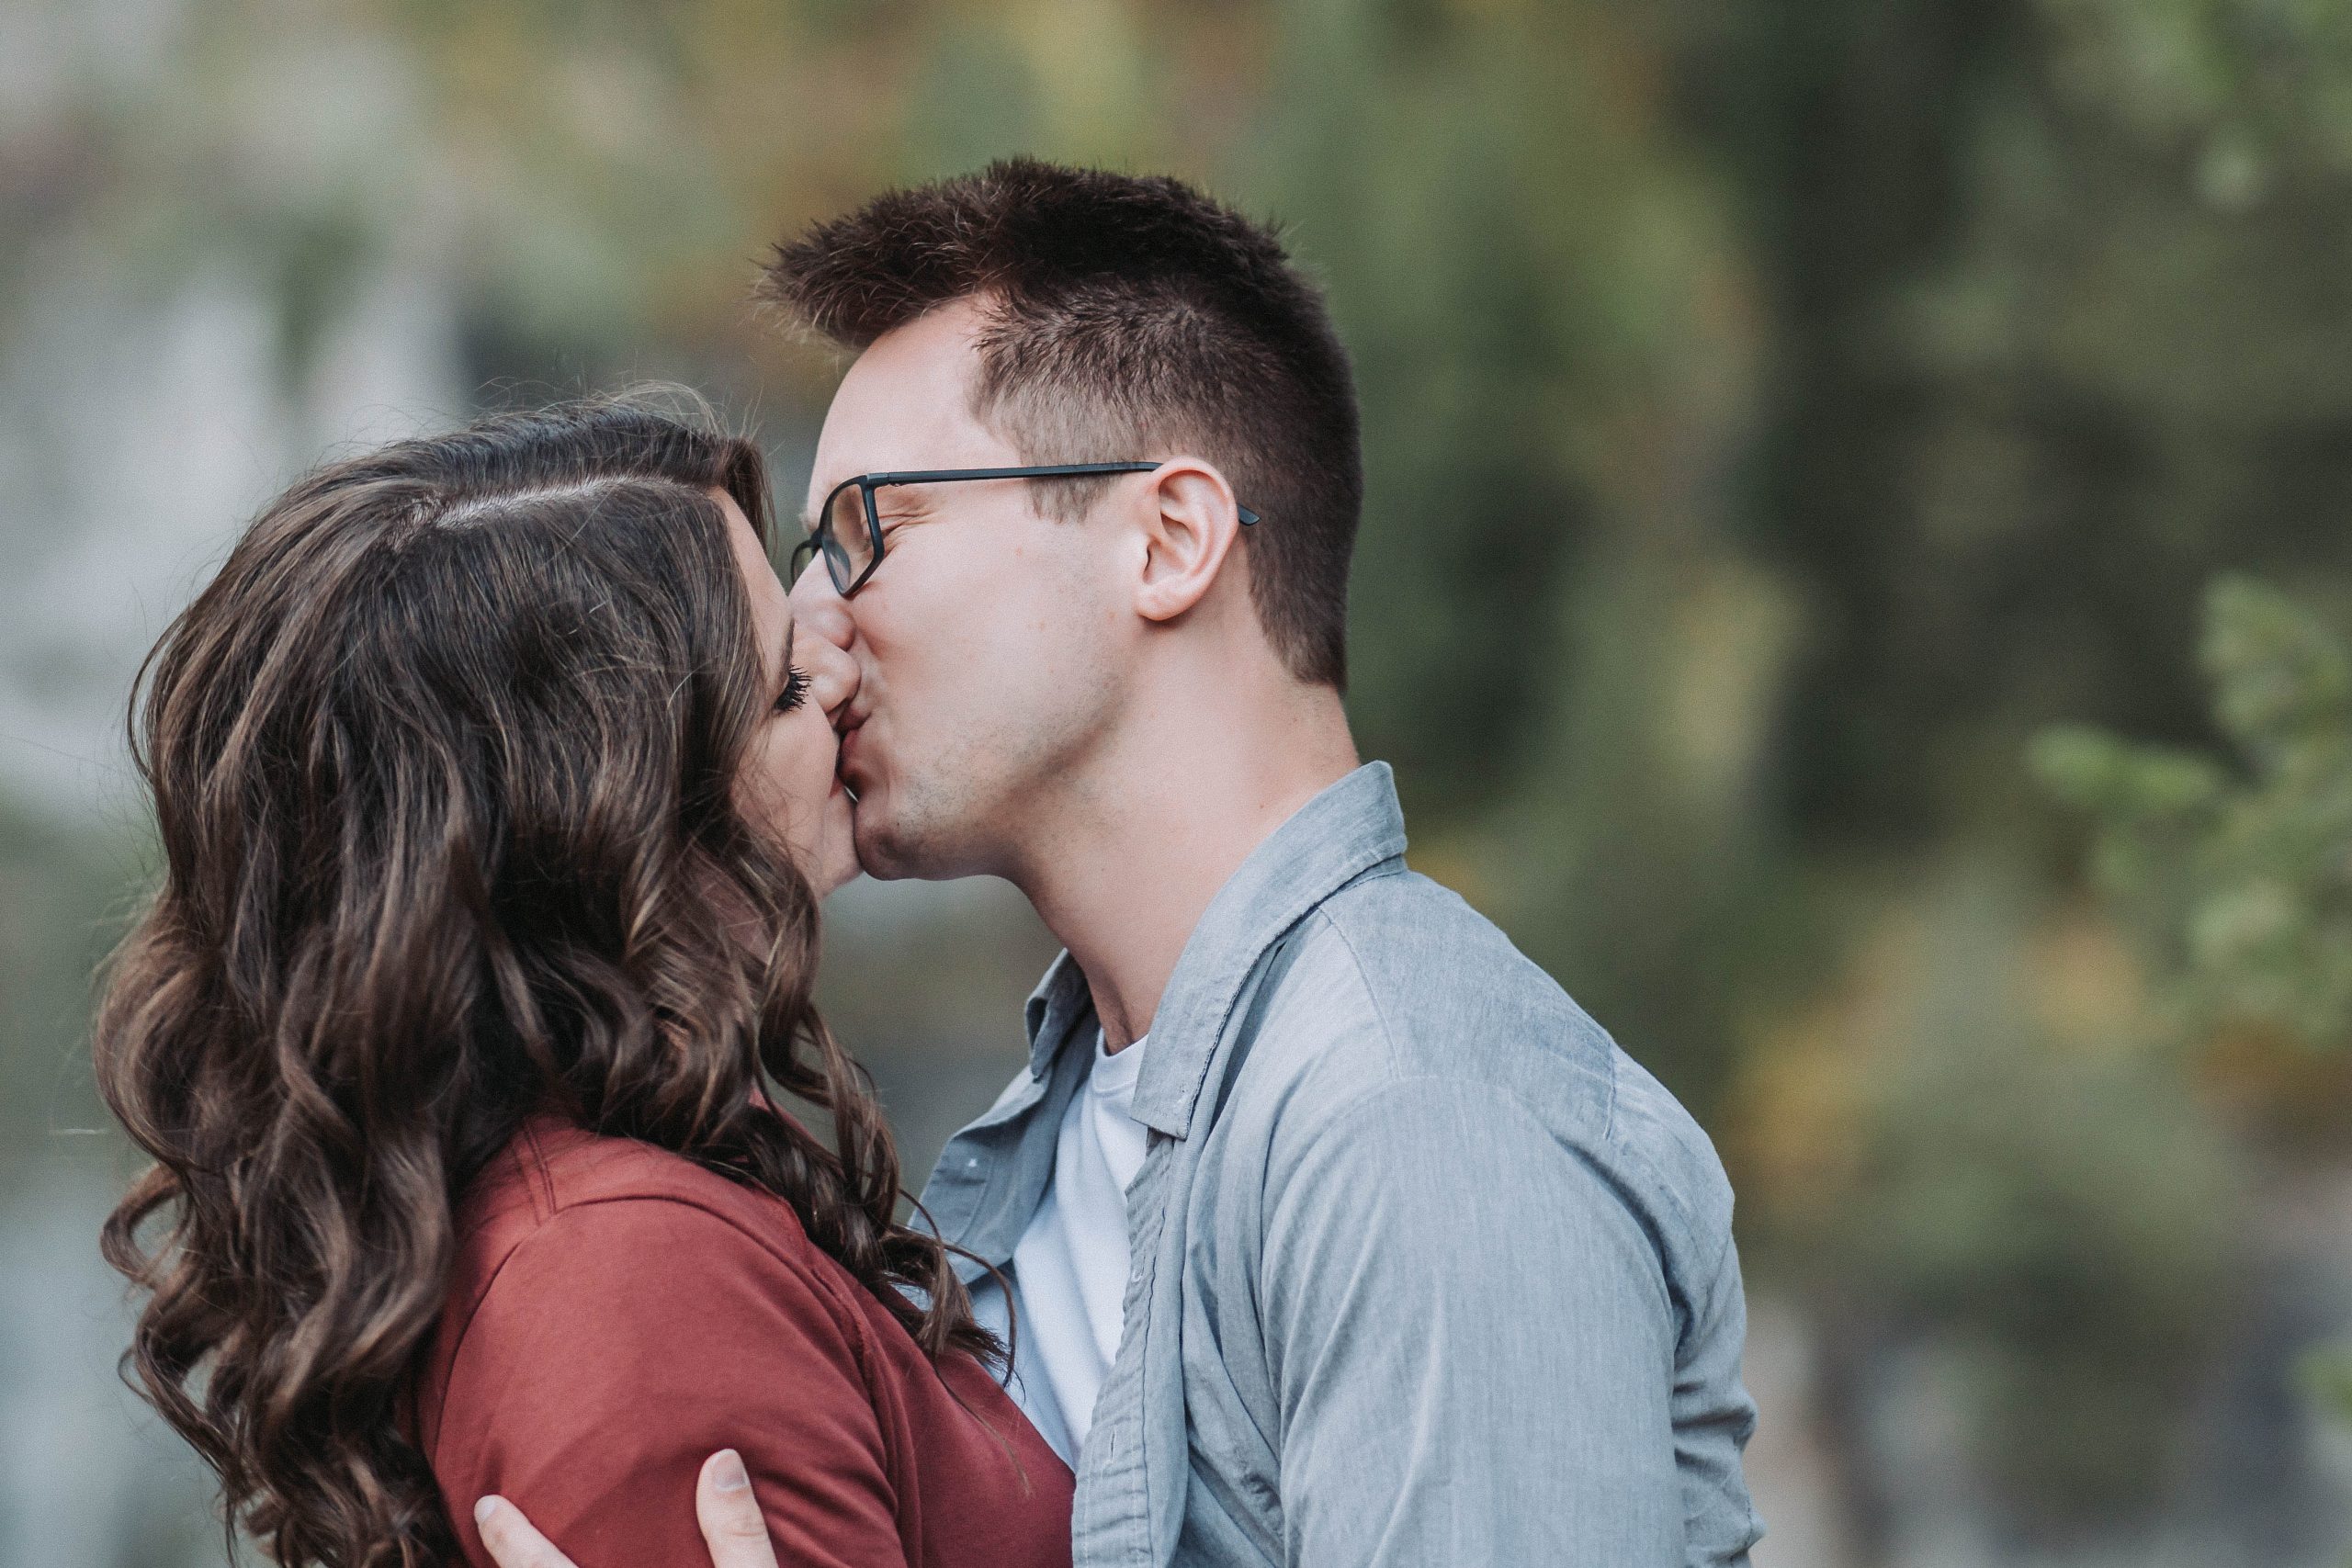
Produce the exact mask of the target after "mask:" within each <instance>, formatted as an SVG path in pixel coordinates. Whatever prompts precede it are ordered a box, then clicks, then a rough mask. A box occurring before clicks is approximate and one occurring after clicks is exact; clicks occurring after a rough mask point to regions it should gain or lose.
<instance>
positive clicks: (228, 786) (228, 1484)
mask: <svg viewBox="0 0 2352 1568" xmlns="http://www.w3.org/2000/svg"><path fill="white" fill-rule="evenodd" d="M719 491H723V492H725V493H726V494H728V495H729V496H732V497H733V498H734V500H735V501H736V502H737V503H738V504H740V505H741V508H742V510H743V512H744V513H745V515H746V516H748V517H749V518H751V519H752V523H753V526H754V527H755V528H757V529H758V530H759V531H760V532H761V533H762V535H763V537H764V536H765V534H766V532H767V529H768V527H769V521H768V520H769V507H768V502H767V486H766V480H765V476H764V473H763V465H762V463H761V460H760V456H759V453H758V450H757V448H755V447H754V446H752V445H751V444H749V443H748V442H745V441H742V440H738V439H732V438H728V437H723V436H718V435H715V434H709V433H708V432H707V431H705V430H703V429H699V428H695V427H694V426H692V425H689V424H686V423H680V422H678V421H675V420H673V419H671V418H668V417H664V416H663V415H661V414H658V413H656V412H651V411H650V410H649V409H646V408H642V407H639V406H633V405H630V404H627V403H595V404H574V405H569V406H565V407H560V408H556V409H551V410H547V411H542V412H531V413H522V414H515V415H508V416H503V417H498V418H493V419H491V420H488V421H486V422H484V423H480V424H477V425H474V426H472V427H470V428H469V429H466V430H463V431H460V432H458V433H457V434H451V435H444V436H435V437H430V438H426V439H420V440H413V441H406V442H401V443H400V444H398V445H396V446H390V447H388V448H385V449H383V450H381V451H378V452H374V453H371V454H369V455H368V456H365V457H357V458H354V459H352V460H350V461H346V462H342V463H338V464H335V465H334V466H332V467H329V468H323V469H322V470H320V471H318V472H316V473H314V474H312V475H311V476H310V477H309V478H307V479H303V480H301V481H300V483H298V484H296V485H295V486H294V487H293V489H291V490H290V491H288V492H287V493H286V494H285V495H284V496H282V497H281V498H279V500H278V501H277V502H276V503H274V504H273V505H272V506H270V507H269V508H268V510H267V511H266V513H264V514H263V515H262V516H261V517H260V519H259V520H258V521H256V522H255V523H254V525H253V526H252V528H251V530H250V531H249V532H247V533H246V534H245V536H243V538H242V539H241V540H240V541H239V542H238V543H237V545H236V546H235V547H234V548H233V549H232V551H231V553H230V555H229V557H228V559H227V561H226V563H225V564H224V565H223V566H222V567H221V569H220V573H219V575H218V576H217V577H215V578H214V579H213V581H212V582H211V583H210V585H209V586H208V587H207V588H206V589H205V590H204V592H202V593H201V594H200V595H198V598H197V599H196V601H195V603H194V604H191V605H190V606H189V607H188V608H187V611H186V612H185V613H184V614H183V615H180V617H179V618H178V619H177V620H176V621H175V622H174V623H173V625H172V626H171V628H170V630H169V631H168V632H166V633H165V635H164V638H163V640H162V642H161V643H160V644H159V645H158V646H157V648H156V649H155V650H154V652H153V654H152V655H151V656H150V658H149V662H148V666H147V669H146V671H145V672H144V675H143V677H142V684H143V687H144V692H143V697H142V699H141V700H140V701H139V702H137V703H136V704H134V708H133V724H132V730H133V734H132V743H133V747H134V750H135V751H136V753H137V756H138V760H139V765H140V768H141V773H142V775H143V777H144V778H145V781H146V784H147V786H148V788H149V789H150V791H151V792H152V793H153V802H154V810H155V818H156V824H157V828H158V829H159V832H160V836H161V841H162V849H163V857H164V866H163V880H162V886H161V888H160V890H159V891H158V892H157V893H156V895H155V897H154V900H153V905H152V907H150V908H148V909H147V910H146V912H145V914H144V916H143V918H142V919H141V920H140V921H139V923H138V925H137V927H136V928H135V930H133V931H132V932H131V933H130V936H129V938H128V939H127V940H126V941H125V942H124V943H123V945H122V947H121V948H120V950H119V952H118V953H117V954H116V956H115V959H114V961H113V964H112V967H111V971H110V975H109V977H108V981H107V991H106V995H105V998H104V1000H103V1003H102V1005H101V1008H100V1010H99V1016H98V1021H97V1025H96V1056H97V1067H98V1078H99V1083H100V1085H101V1087H102V1089H103V1090H104V1093H105V1095H106V1099H107V1104H108V1105H109V1106H111V1107H112V1109H113V1111H114V1112H115V1114H116V1115H117V1116H119V1118H120V1119H121V1121H122V1124H123V1125H124V1127H125V1128H127V1129H128V1130H129V1132H130V1136H131V1138H132V1139H133V1141H135V1142H136V1143H137V1144H138V1145H139V1146H140V1147H141V1149H143V1150H144V1151H145V1152H146V1153H147V1154H148V1155H150V1156H153V1160H154V1165H153V1168H151V1169H149V1170H148V1171H147V1173H146V1174H145V1175H144V1176H143V1177H141V1179H139V1181H138V1182H137V1184H136V1185H135V1186H134V1187H133V1188H132V1189H131V1190H130V1194H129V1195H128V1196H127V1197H126V1198H125V1199H124V1200H123V1201H122V1204H121V1206H120V1207H119V1208H118V1209H117V1210H116V1211H115V1212H114V1213H113V1215H112V1216H111V1217H110V1218H109V1219H108V1221H107V1226H106V1232H105V1238H104V1247H105V1251H106V1255H107V1259H108V1260H109V1261H110V1262H111V1263H113V1264H114V1266H115V1267H116V1268H118V1269H121V1270H122V1271H123V1272H124V1273H125V1274H127V1275H129V1276H130V1279H131V1280H133V1281H134V1282H135V1283H136V1284H137V1285H139V1286H141V1287H143V1288H144V1289H145V1290H146V1291H147V1292H149V1295H148V1298H147V1300H146V1301H145V1303H144V1306H143V1310H142V1311H141V1315H140V1317H139V1321H138V1325H137V1328H136V1331H135V1334H134V1337H133V1340H132V1344H131V1348H130V1351H129V1353H128V1354H127V1355H126V1357H125V1365H126V1369H127V1371H128V1372H132V1373H135V1375H136V1379H137V1382H138V1384H139V1386H140V1387H141V1390H142V1392H143V1393H145V1394H146V1395H147V1397H149V1398H150V1399H152V1400H153V1403H154V1404H155V1405H156V1406H157V1408H158V1409H160V1410H161V1411H162V1413H163V1415H164V1417H165V1419H167V1420H168V1421H169V1422H170V1423H171V1424H172V1426H173V1427H175V1428H176V1429H177V1430H178V1431H179V1433H180V1434H181V1435H182V1436H183V1437H185V1438H187V1439H188V1441H189V1442H191V1443H193V1444H194V1445H195V1446H196V1448H197V1450H198V1451H199V1452H200V1453H202V1454H203V1456H204V1458H205V1459H206V1460H207V1461H209V1463H210V1464H211V1465H212V1467H213V1468H214V1469H215V1470H216V1471H218V1472H220V1481H221V1485H222V1489H223V1493H224V1496H225V1499H226V1503H227V1512H228V1521H229V1523H230V1524H231V1526H232V1528H234V1527H235V1526H238V1525H242V1526H243V1528H245V1529H247V1530H249V1531H250V1532H251V1533H252V1534H253V1535H254V1537H255V1539H257V1540H259V1541H260V1542H261V1543H262V1545H263V1546H264V1547H265V1549H266V1550H267V1551H269V1553H270V1554H271V1555H272V1556H273V1557H275V1558H276V1559H277V1561H278V1562H281V1563H285V1564H288V1565H289V1568H293V1565H300V1564H310V1563H314V1562H315V1563H322V1564H331V1565H334V1568H362V1565H365V1568H389V1565H390V1564H401V1568H423V1565H424V1564H427V1563H440V1562H454V1561H456V1560H457V1558H458V1545H457V1536H456V1533H455V1530H454V1528H453V1526H452V1524H451V1521H450V1520H449V1519H448V1517H447V1515H446V1513H445V1511H444V1510H443V1508H442V1506H441V1503H440V1501H439V1495H438V1493H437V1491H436V1490H435V1483H434V1479H433V1475H432V1472H431V1469H430V1467H429V1466H428V1464H427V1462H426V1460H425V1458H424V1455H423V1454H422V1453H421V1452H420V1451H419V1450H418V1449H417V1448H416V1446H415V1445H414V1443H413V1441H412V1440H411V1435H410V1434H409V1432H408V1431H407V1430H406V1429H405V1427H406V1420H405V1416H406V1414H407V1407H406V1400H407V1398H408V1395H409V1391H410V1390H411V1387H412V1385H413V1379H414V1377H415V1375H416V1374H417V1372H418V1371H419V1367H420V1362H421V1359H422V1358H423V1356H424V1353H425V1351H426V1349H427V1348H428V1347H429V1345H430V1343H431V1341H432V1337H433V1334H434V1330H435V1326H436V1323H437V1320H438V1318H439V1315H440V1313H441V1309H442V1304H443V1292H444V1290H445V1288H446V1284H447V1279H448V1277H449V1270H450V1267H451V1261H452V1255H453V1251H454V1248H455V1244H456V1239H457V1238H456V1235H455V1234H454V1231H453V1224H452V1215H453V1211H454V1209H455V1206H456V1202H457V1200H458V1195H459V1194H460V1192H461V1191H462V1190H463V1189H464V1188H465V1186H466V1185H467V1183H468V1182H469V1179H472V1178H473V1177H474V1176H475V1174H476V1173H478V1172H479V1171H481V1169H482V1168H483V1166H484V1165H485V1164H486V1163H487V1162H488V1161H489V1160H490V1158H491V1157H492V1155H493V1154H495V1153H496V1152H497V1151H498V1149H499V1148H500V1147H501V1146H502V1145H504V1144H505V1143H506V1142H507V1140H508V1139H509V1138H510V1137H512V1136H513V1135H514V1134H515V1132H516V1130H517V1129H518V1127H519V1126H520V1124H521V1123H522V1122H523V1121H524V1119H525V1118H526V1116H529V1115H531V1114H533V1113H535V1112H538V1111H555V1112H557V1113H559V1114H560V1115H562V1116H564V1117H566V1118H568V1119H569V1120H571V1122H576V1123H577V1124H579V1125H581V1126H582V1127H586V1128H588V1129H591V1130H593V1131H594V1132H597V1133H602V1134H615V1135H618V1136H623V1137H628V1138H636V1139H639V1140H642V1141H643V1142H645V1143H648V1144H651V1145H656V1146H658V1147H661V1148H664V1149H670V1150H673V1151H675V1152H676V1153H678V1154H681V1155H683V1156H686V1157H687V1158H689V1159H692V1160H694V1161H695V1162H696V1163H698V1164H700V1165H703V1166H705V1167H707V1168H710V1169H712V1170H715V1171H718V1172H720V1173H722V1174H723V1175H725V1176H728V1177H729V1178H731V1179H735V1180H737V1181H740V1182H742V1183H744V1184H746V1185H749V1186H752V1187H756V1188H761V1189H763V1190H767V1191H770V1192H773V1193H775V1195H776V1196H777V1197H779V1198H781V1199H783V1200H784V1201H786V1202H787V1203H789V1204H790V1205H791V1206H792V1208H793V1210H794V1212H795V1213H797V1214H798V1216H799V1218H800V1221H801V1223H802V1224H804V1225H805V1226H806V1227H807V1229H808V1233H809V1237H810V1238H811V1239H812V1240H813V1241H814V1242H815V1243H816V1244H817V1245H818V1246H819V1247H822V1248H823V1249H824V1250H825V1251H826V1252H827V1253H829V1254H830V1255H831V1256H832V1257H833V1258H837V1259H839V1260H840V1261H841V1263H842V1265H843V1266H845V1267H846V1268H847V1269H849V1270H850V1272H851V1273H853V1274H854V1275H855V1276H856V1278H857V1279H858V1280H859V1281H860V1282H861V1283H863V1284H864V1286H865V1289H866V1290H867V1291H869V1292H872V1293H873V1295H874V1297H875V1298H876V1300H877V1301H879V1302H881V1303H883V1305H884V1306H886V1307H888V1309H889V1310H890V1312H891V1313H892V1314H895V1315H896V1316H897V1317H898V1318H899V1321H900V1322H902V1323H903V1324H904V1325H906V1327H907V1328H908V1330H909V1331H910V1333H911V1334H912V1336H913V1337H914V1338H915V1339H916V1341H917V1342H918V1343H919V1344H921V1345H922V1347H923V1348H924V1349H925V1350H927V1351H929V1352H930V1353H931V1354H933V1356H939V1355H943V1354H945V1353H947V1352H950V1351H955V1350H960V1351H968V1352H971V1353H974V1354H978V1355H981V1356H984V1357H985V1356H990V1355H993V1354H994V1353H995V1349H996V1347H995V1344H994V1341H993V1340H992V1339H991V1338H990V1337H989V1335H988V1334H987V1333H986V1331H985V1330H983V1329H981V1328H980V1327H978V1325H976V1324H975V1323H974V1321H973V1319H972V1315H971V1310H970V1304H969V1302H968V1300H967V1296H966V1294H965V1292H964V1290H963V1288H962V1286H961V1284H960V1283H959V1282H958V1281H957V1280H956V1276H955V1274H954V1273H953V1271H952V1270H951V1269H950V1267H949V1264H948V1258H947V1254H946V1251H945V1249H944V1247H942V1246H941V1244H940V1243H939V1242H937V1241H936V1240H934V1239H933V1238H932V1237H930V1236H928V1235H923V1234H922V1233H921V1232H918V1231H915V1230H912V1229H910V1228H909V1227H907V1226H905V1225H903V1224H899V1223H898V1221H897V1219H896V1217H895V1216H896V1212H897V1211H896V1205H897V1201H898V1200H899V1195H900V1193H899V1167H898V1160H897V1156H896V1154H895V1152H894V1151H893V1148H892V1145H891V1142H890V1137H889V1134H888V1128H887V1126H886V1124H885V1123H884V1122H883V1120H882V1116H881V1113H880V1111H879V1109H878V1108H877V1107H876V1103H875V1101H874V1100H873V1097H872V1094H871V1092H870V1089H868V1087H867V1085H866V1083H865V1079H864V1077H863V1075H862V1073H861V1072H860V1071H859V1069H858V1068H857V1067H856V1066H855V1065H854V1064H853V1063H852V1062H851V1061H850V1060H849V1059H848V1057H847V1056H846V1055H843V1053H842V1050H841V1048H840V1047H839V1046H838V1045H837V1044H836V1043H834V1042H833V1040H832V1038H831V1035H830V1034H829V1033H828V1032H826V1030H825V1028H824V1026H823V1024H822V1022H821V1021H820V1020H819V1018H818V1016H817V1014H816V1012H815V1010H813V1009H812V1007H811V1006H810V1003H809V985H810V980H811V976H812V971H813V968H814V964H815V959H816V953H817V909H816V901H815V897H814V895H813V894H812V892H811V890H810V888H809V885H808V883H807V882H806V881H805V880H804V879H803V878H802V877H801V875H800V874H799V873H798V872H797V870H796V869H795V868H794V866H793V864H792V863H791V862H790V861H789V859H787V858H786V854H785V852H784V851H783V849H782V848H781V846H779V845H776V844H775V843H773V842H771V841H767V840H763V839H762V838H761V837H760V836H759V835H758V834H757V833H755V832H754V831H752V829H750V828H749V827H748V826H747V825H746V823H745V821H744V819H743V818H741V816H739V815H738V812H737V809H736V806H735V792H734V788H733V785H734V782H735V778H736V774H737V772H738V769H739V767H740V766H741V763H742V760H743V758H744V756H745V753H746V748H747V745H748V743H749V741H750V740H751V739H752V734H753V729H754V726H755V725H756V723H757V722H758V720H759V718H760V716H762V714H763V712H764V710H765V708H766V706H767V705H768V704H769V702H770V701H771V700H772V698H773V694H772V693H771V692H770V691H769V689H768V682H767V680H766V677H765V675H764V673H763V669H762V665H761V661H760V658H759V655H758V652H757V650H756V649H755V648H754V646H753V636H752V618H751V607H750V600H749V597H748V595H747V594H746V592H745V591H744V589H743V586H742V582H741V574H740V570H739V569H738V567H737V565H736V563H735V558H734V556H733V555H732V553H731V552H730V549H729V541H728V537H727V529H728V527H729V521H728V518H727V515H726V513H725V512H724V511H723V510H722V508H721V507H720V506H719V504H718V502H717V501H716V499H715V492H719ZM763 1070H764V1072H765V1074H766V1076H767V1077H768V1078H769V1079H772V1080H773V1082H774V1083H775V1084H776V1085H779V1086H781V1087H782V1088H783V1089H785V1090H786V1091H789V1092H790V1093H791V1094H794V1095H797V1096H798V1097H800V1098H801V1099H803V1100H807V1101H809V1102H811V1103H813V1104H815V1105H817V1106H818V1107H820V1108H821V1109H822V1110H824V1111H827V1112H828V1113H829V1114H830V1119H831V1123H832V1129H833V1133H832V1140H831V1145H830V1146H828V1145H826V1144H824V1143H823V1142H820V1140H819V1139H817V1138H816V1137H815V1136H813V1135H812V1134H809V1132H807V1131H806V1130H804V1129H803V1128H801V1127H800V1126H799V1125H798V1124H797V1122H793V1121H792V1120H790V1119H788V1118H786V1117H781V1116H778V1115H776V1114H775V1113H773V1112H772V1111H769V1110H767V1109H766V1108H765V1107H764V1105H763V1102H762V1100H761V1096H760V1094H759V1092H758V1091H759V1089H760V1088H761V1086H762V1083H763V1076H762V1075H763ZM901 1287H912V1291H911V1293H910V1292H908V1291H906V1290H902V1289H901Z"/></svg>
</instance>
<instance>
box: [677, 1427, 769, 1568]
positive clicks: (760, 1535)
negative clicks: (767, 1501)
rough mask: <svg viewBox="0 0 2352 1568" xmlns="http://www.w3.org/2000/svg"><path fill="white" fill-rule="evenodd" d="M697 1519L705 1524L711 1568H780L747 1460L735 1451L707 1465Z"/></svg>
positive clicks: (697, 1496) (699, 1486)
mask: <svg viewBox="0 0 2352 1568" xmlns="http://www.w3.org/2000/svg"><path fill="white" fill-rule="evenodd" d="M695 1518H696V1519H698V1520H700V1521H701V1522H702V1539H703V1541H704V1543H705V1544H706V1545H707V1546H708V1547H709V1548H710V1562H711V1568H778V1565H777V1562H776V1560H775V1544H774V1543H773V1542H771V1541H770V1540H768V1522H767V1519H766V1517H764V1516H763V1515H762V1514H761V1512H760V1500H759V1499H758V1498H757V1497H756V1496H754V1495H752V1478H751V1476H750V1475H749V1474H747V1473H746V1472H745V1471H744V1469H743V1456H742V1455H741V1454H739V1453H737V1452H736V1451H735V1450H733V1449H721V1450H718V1452H717V1453H715V1454H713V1455H711V1456H710V1457H709V1458H708V1459H707V1460H705V1461H703V1465H702V1477H701V1479H700V1480H698V1481H697V1482H695Z"/></svg>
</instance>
